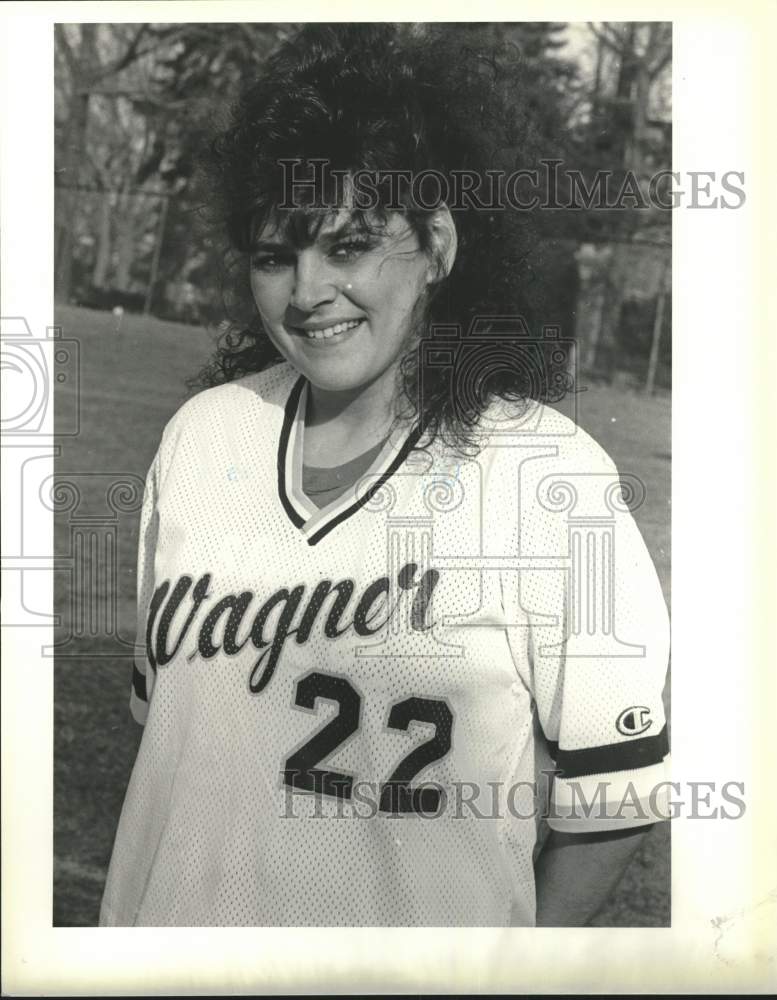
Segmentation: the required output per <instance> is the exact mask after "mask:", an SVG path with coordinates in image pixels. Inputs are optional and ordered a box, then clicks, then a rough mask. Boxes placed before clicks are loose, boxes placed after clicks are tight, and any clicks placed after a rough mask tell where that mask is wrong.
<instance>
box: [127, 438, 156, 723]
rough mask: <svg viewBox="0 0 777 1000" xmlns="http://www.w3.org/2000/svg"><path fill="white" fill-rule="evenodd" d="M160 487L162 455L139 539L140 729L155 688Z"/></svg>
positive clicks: (135, 708) (149, 483) (135, 693)
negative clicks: (150, 650)
mask: <svg viewBox="0 0 777 1000" xmlns="http://www.w3.org/2000/svg"><path fill="white" fill-rule="evenodd" d="M158 486H159V453H157V455H156V457H155V458H154V461H153V463H152V465H151V468H150V469H149V471H148V475H147V476H146V485H145V491H144V494H143V507H142V510H141V515H140V534H139V537H138V562H137V607H136V631H135V651H134V658H133V664H132V687H131V690H130V711H131V713H132V716H133V718H134V719H135V721H136V722H138V723H139V724H140V725H145V722H146V716H147V715H148V706H149V701H150V698H151V691H152V688H153V684H154V671H153V670H152V668H151V664H150V662H149V659H148V655H147V642H146V624H147V618H148V608H149V605H150V603H151V598H152V596H153V593H154V554H155V552H156V544H157V535H158V515H157V495H158Z"/></svg>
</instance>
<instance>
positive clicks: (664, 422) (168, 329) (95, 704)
mask: <svg viewBox="0 0 777 1000" xmlns="http://www.w3.org/2000/svg"><path fill="white" fill-rule="evenodd" d="M57 323H58V324H59V325H60V326H62V328H63V335H64V336H65V337H69V338H73V339H76V340H77V341H78V342H79V344H80V390H79V392H78V400H77V402H78V406H79V411H80V432H79V434H78V435H77V436H74V437H68V438H61V439H60V443H61V448H62V451H61V457H60V459H59V464H58V468H57V472H58V475H59V476H60V477H61V478H64V479H69V478H73V477H75V478H78V481H79V483H81V488H82V491H83V503H82V507H81V508H79V513H83V512H84V510H85V511H86V512H90V511H92V510H94V512H95V513H100V511H101V509H102V508H101V507H100V506H98V505H100V504H102V502H103V494H101V493H100V492H99V491H100V490H101V489H102V490H103V491H104V486H101V482H102V480H99V477H91V478H89V479H84V477H83V475H81V474H83V473H97V472H99V473H109V474H111V476H114V475H117V476H118V475H122V474H132V475H135V476H139V477H140V478H141V479H143V478H144V476H145V473H146V470H147V468H148V466H149V465H150V463H151V461H152V459H153V456H154V452H155V450H156V447H157V444H158V441H159V435H160V433H161V430H162V427H163V425H164V423H165V422H166V421H167V420H168V419H169V417H170V416H171V415H172V414H173V413H174V411H175V410H176V409H177V408H178V406H179V405H180V403H181V402H182V400H183V399H184V398H185V396H186V389H185V386H184V382H185V379H187V378H188V377H190V376H191V375H192V374H194V373H195V372H196V371H197V370H198V369H199V367H200V366H201V364H202V363H203V362H204V361H205V360H206V358H207V357H208V354H209V351H210V349H211V345H212V340H211V338H210V337H209V336H208V335H207V334H206V333H205V332H204V331H202V330H199V329H195V328H192V327H187V326H183V325H178V324H172V323H162V322H160V321H158V320H154V319H148V318H143V317H135V316H129V315H125V316H124V317H122V318H121V319H119V318H116V317H114V316H113V315H112V314H110V313H97V312H91V311H87V310H83V309H73V308H64V307H61V308H60V309H59V311H58V314H57ZM75 402H76V400H75V399H74V396H73V390H72V389H70V388H67V389H64V390H60V395H59V396H58V398H57V402H56V413H57V417H58V418H60V417H61V419H62V420H64V419H65V415H66V414H67V413H68V412H70V410H71V408H72V406H73V405H74V403H75ZM576 402H577V409H578V420H579V423H580V424H581V425H582V426H583V427H584V428H585V429H586V430H588V431H589V432H590V433H591V434H592V435H593V436H594V437H595V438H596V439H597V440H598V441H599V442H600V443H601V444H602V445H603V446H604V447H605V448H606V449H607V451H608V452H609V453H610V454H611V455H612V457H613V459H614V460H615V462H616V463H617V465H618V467H619V469H620V471H621V472H623V473H627V472H630V473H633V474H635V475H638V476H639V477H640V478H641V479H642V480H643V481H644V482H645V484H646V487H647V499H646V501H645V503H644V505H643V506H642V507H641V508H640V509H639V510H638V511H637V512H636V515H635V516H636V519H637V522H638V524H639V526H640V529H641V530H642V533H643V535H644V537H645V541H646V542H647V545H648V547H649V549H650V552H651V554H652V556H653V560H654V562H655V564H656V567H657V569H658V572H659V576H660V578H661V583H662V586H663V588H664V594H665V596H666V598H667V601H668V600H669V551H670V547H669V541H670V539H669V520H670V519H669V514H670V509H669V483H670V461H669V450H670V412H669V402H668V399H666V398H650V399H648V398H645V397H644V396H641V395H637V394H635V393H633V392H630V391H627V390H625V389H614V388H611V387H605V386H595V385H591V386H588V387H587V388H586V390H585V391H583V392H580V393H579V394H578V395H577V397H576ZM560 408H562V409H565V410H567V411H568V409H569V406H568V404H564V405H562V407H560ZM92 480H94V481H92ZM136 522H137V514H131V513H130V514H127V515H123V516H121V517H120V518H119V521H118V525H117V541H118V545H117V582H116V591H117V592H116V593H115V595H112V594H111V593H104V594H103V595H102V597H101V600H102V601H104V602H109V601H110V600H111V599H112V598H114V597H115V601H116V607H117V610H118V630H119V633H120V634H121V635H122V636H124V637H125V638H127V639H130V640H131V639H132V637H133V636H132V633H133V628H134V586H135V568H134V562H135V554H136V545H137V523H136ZM70 530H71V519H70V518H68V517H67V516H65V515H62V516H59V517H58V518H57V522H56V535H55V537H56V547H57V552H58V554H61V555H66V554H67V553H68V551H69V545H70ZM56 576H57V580H56V587H55V600H56V602H57V611H58V613H59V614H60V615H61V616H62V628H61V630H60V634H61V636H63V637H64V636H65V635H67V633H68V629H69V627H70V624H71V617H72V614H71V596H72V594H73V585H72V583H71V582H70V581H69V580H68V579H67V578H66V577H65V574H59V573H58V574H56ZM102 648H103V647H102V646H101V645H100V643H99V641H98V640H97V639H94V640H83V641H79V644H78V647H77V653H78V655H76V656H73V657H67V658H66V657H60V658H59V659H58V660H57V662H56V667H55V680H54V718H55V734H54V753H55V758H54V915H53V916H54V925H55V926H92V925H94V924H96V922H97V914H98V910H99V904H100V897H101V894H102V886H103V881H104V878H105V871H106V868H107V864H108V860H109V857H110V851H111V846H112V842H113V835H114V831H115V828H116V823H117V820H118V816H119V811H120V809H121V803H122V800H123V797H124V792H125V789H126V785H127V781H128V779H129V774H130V771H131V768H132V763H133V760H134V756H135V753H136V751H137V746H138V743H139V741H140V737H141V734H142V731H141V729H140V727H138V726H137V725H136V724H135V723H134V722H133V721H132V719H131V717H130V715H129V711H128V697H129V685H130V676H131V666H130V660H129V659H127V658H124V659H120V658H115V657H111V656H106V655H104V653H101V650H102ZM669 897H670V867H669V824H667V823H664V824H659V825H658V826H656V827H654V828H653V829H652V830H651V832H650V834H649V835H648V837H647V838H646V839H645V842H644V844H643V847H642V848H641V849H640V851H639V853H638V854H637V856H636V857H635V858H634V860H633V861H632V863H631V865H630V867H629V869H628V870H627V872H626V874H625V876H624V878H623V880H622V881H621V883H620V885H619V886H618V888H617V889H616V891H615V893H614V894H613V896H612V898H611V899H610V901H609V902H608V904H607V905H606V907H605V909H604V910H603V911H602V912H601V914H600V915H599V916H598V917H597V918H596V920H595V923H596V924H597V925H600V926H612V925H618V926H626V927H629V926H631V927H648V926H667V925H668V924H669V918H670V906H669Z"/></svg>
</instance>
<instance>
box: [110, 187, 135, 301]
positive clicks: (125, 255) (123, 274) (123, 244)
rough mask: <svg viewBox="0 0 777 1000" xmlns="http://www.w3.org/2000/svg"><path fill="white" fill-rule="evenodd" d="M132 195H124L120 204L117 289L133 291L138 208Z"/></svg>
mask: <svg viewBox="0 0 777 1000" xmlns="http://www.w3.org/2000/svg"><path fill="white" fill-rule="evenodd" d="M134 201H135V199H134V198H133V197H132V195H131V194H126V193H125V194H123V195H122V196H121V199H120V202H119V204H120V205H121V211H120V212H119V221H120V225H119V239H118V246H117V248H116V249H117V259H116V282H115V284H116V288H118V289H120V290H121V291H122V292H131V291H132V287H131V286H132V262H133V260H134V258H135V228H136V215H135V212H136V207H135V204H134Z"/></svg>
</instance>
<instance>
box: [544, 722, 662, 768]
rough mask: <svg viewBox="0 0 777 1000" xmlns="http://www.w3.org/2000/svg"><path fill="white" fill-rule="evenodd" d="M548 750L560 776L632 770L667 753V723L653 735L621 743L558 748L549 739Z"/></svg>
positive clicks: (654, 761)
mask: <svg viewBox="0 0 777 1000" xmlns="http://www.w3.org/2000/svg"><path fill="white" fill-rule="evenodd" d="M548 747H549V749H550V754H551V756H552V757H553V759H554V761H555V762H556V769H557V771H558V773H559V777H562V778H582V777H584V776H585V775H588V774H611V773H613V772H615V771H632V770H635V769H636V768H640V767H650V766H651V765H652V764H660V763H661V761H662V760H663V759H664V757H666V755H667V754H668V753H669V737H668V734H667V731H666V726H664V728H663V729H662V730H661V732H660V733H656V735H655V736H643V737H641V738H640V739H637V740H627V741H625V742H623V743H608V744H607V745H606V746H601V747H586V748H585V749H584V750H560V749H559V745H558V743H557V742H555V741H553V740H548Z"/></svg>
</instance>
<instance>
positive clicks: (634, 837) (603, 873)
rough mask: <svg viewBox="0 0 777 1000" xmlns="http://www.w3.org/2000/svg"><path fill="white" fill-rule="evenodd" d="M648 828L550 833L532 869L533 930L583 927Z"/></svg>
mask: <svg viewBox="0 0 777 1000" xmlns="http://www.w3.org/2000/svg"><path fill="white" fill-rule="evenodd" d="M649 829H650V826H637V827H630V828H629V829H627V830H615V831H607V832H604V833H561V832H560V831H558V830H551V832H550V835H549V836H548V839H547V841H546V843H545V846H544V847H543V849H542V851H541V853H540V856H539V858H538V859H537V864H536V867H535V881H536V887H537V926H538V927H584V926H585V925H586V924H587V923H588V921H589V920H590V919H591V918H592V917H594V916H595V915H596V913H597V912H598V911H599V909H600V908H601V907H602V905H603V904H604V902H605V901H606V900H607V898H608V897H609V895H610V893H611V892H612V890H613V889H614V888H615V886H616V885H617V883H618V881H619V879H620V877H621V875H622V874H623V872H624V870H625V868H626V865H627V864H628V862H629V860H630V858H631V857H632V855H633V854H634V851H635V850H636V849H637V847H639V845H640V844H641V843H642V840H643V837H644V836H645V834H646V833H647V831H648V830H649Z"/></svg>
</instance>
